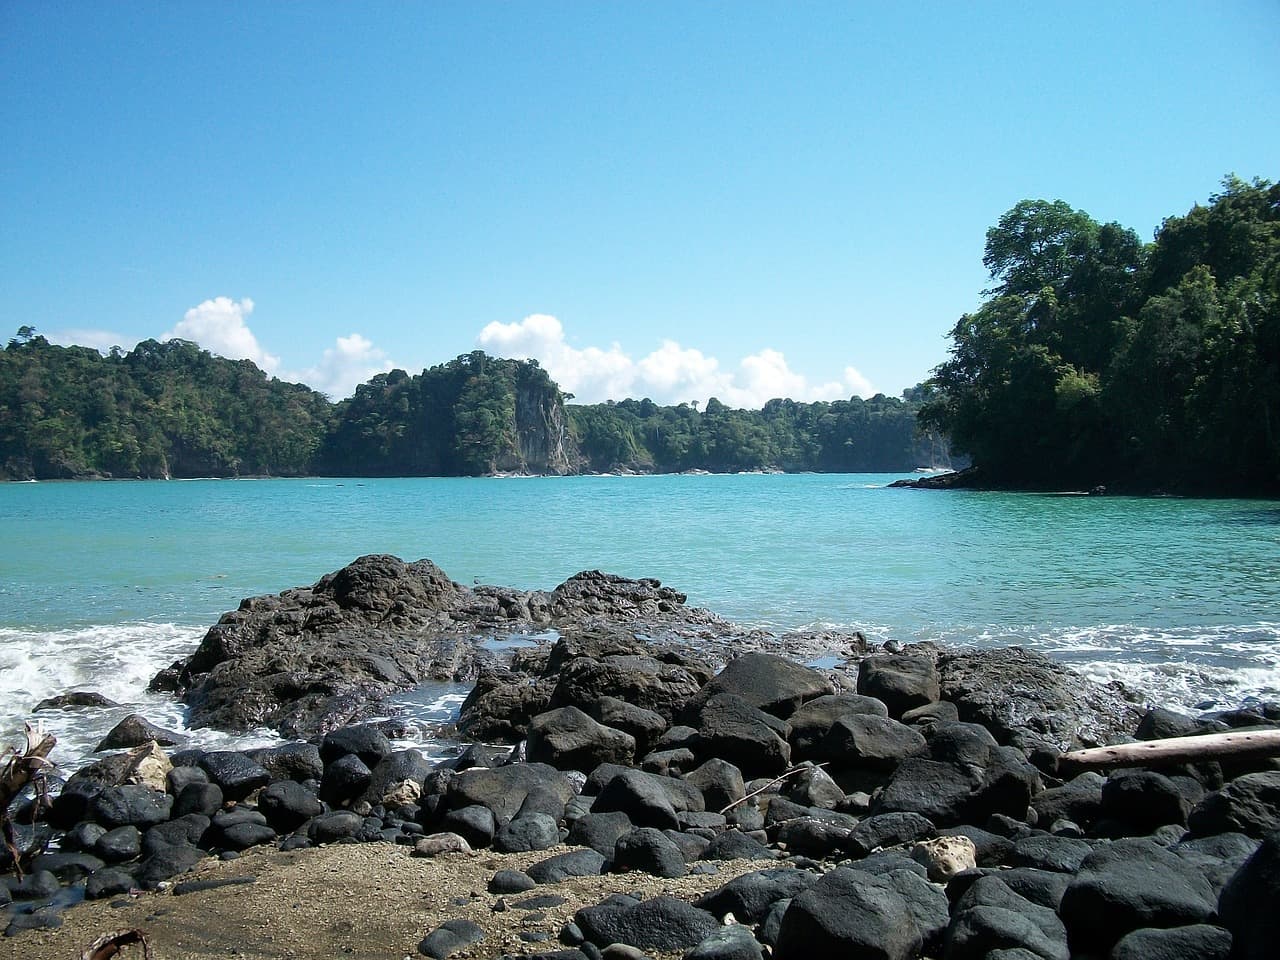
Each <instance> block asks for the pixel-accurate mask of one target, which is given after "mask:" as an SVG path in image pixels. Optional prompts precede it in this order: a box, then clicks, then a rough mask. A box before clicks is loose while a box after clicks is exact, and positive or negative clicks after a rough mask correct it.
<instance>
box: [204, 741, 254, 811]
mask: <svg viewBox="0 0 1280 960" xmlns="http://www.w3.org/2000/svg"><path fill="white" fill-rule="evenodd" d="M200 766H201V767H202V768H204V771H205V773H207V774H208V775H209V779H210V781H212V782H213V783H216V784H217V785H218V786H219V787H221V788H222V793H223V795H224V796H225V797H226V798H227V799H228V800H243V799H244V798H245V797H247V796H249V794H251V793H253V791H255V790H257V789H258V788H259V787H265V786H266V785H267V784H268V783H270V782H271V774H269V773H268V772H267V771H266V770H264V769H263V768H262V767H260V766H259V765H258V764H256V763H254V762H253V760H251V759H249V757H247V756H246V755H245V754H243V753H239V752H237V751H235V750H216V751H214V752H212V753H206V754H205V755H204V756H203V757H201V759H200Z"/></svg>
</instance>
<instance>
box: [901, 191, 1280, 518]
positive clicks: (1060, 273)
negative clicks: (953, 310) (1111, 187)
mask: <svg viewBox="0 0 1280 960" xmlns="http://www.w3.org/2000/svg"><path fill="white" fill-rule="evenodd" d="M983 263H984V264H985V265H986V266H987V268H988V269H989V270H990V272H991V278H992V280H993V281H994V286H993V288H992V289H991V290H990V291H989V297H988V299H987V300H986V302H985V303H983V305H982V306H981V307H980V308H979V309H978V310H977V311H975V312H974V313H972V314H966V315H965V316H963V317H961V318H960V320H959V322H958V323H957V324H956V325H955V328H954V329H953V330H952V331H951V334H950V336H951V341H952V346H951V358H950V359H949V360H948V361H947V362H946V363H944V364H943V365H942V366H940V367H939V368H938V369H937V370H936V371H935V372H934V377H933V379H932V381H931V384H932V387H933V388H934V390H935V391H936V393H935V395H934V397H933V398H932V399H931V400H930V402H929V403H928V404H927V405H926V406H925V408H924V410H923V412H922V422H923V423H925V424H927V425H928V426H931V427H933V428H934V429H937V430H939V431H941V432H943V433H945V434H948V435H949V436H950V437H951V439H952V442H953V445H954V447H955V448H956V449H957V450H958V451H963V452H966V453H968V454H970V455H971V456H972V458H973V462H974V464H975V466H976V467H977V468H978V470H979V471H980V476H981V480H982V482H984V483H990V484H993V485H1009V486H1031V487H1063V486H1075V487H1089V486H1093V485H1096V484H1104V485H1115V486H1118V487H1121V488H1129V489H1136V490H1152V489H1168V490H1178V491H1188V492H1213V493H1227V492H1242V493H1264V494H1269V495H1276V494H1280V436H1277V431H1280V186H1277V185H1275V184H1271V183H1268V182H1266V181H1262V180H1254V181H1252V182H1245V181H1243V180H1240V179H1237V178H1234V177H1232V178H1228V179H1227V180H1226V181H1225V182H1224V184H1223V189H1222V191H1221V192H1220V193H1219V194H1217V195H1215V196H1213V197H1211V198H1210V200H1209V203H1208V204H1207V205H1196V206H1195V207H1193V208H1192V209H1191V210H1190V211H1189V212H1188V213H1187V214H1185V215H1184V216H1175V217H1170V218H1168V219H1167V220H1165V221H1164V223H1163V225H1162V226H1161V227H1160V229H1159V231H1158V232H1157V234H1156V237H1155V242H1154V243H1150V244H1144V243H1142V242H1141V241H1140V240H1139V239H1138V237H1137V236H1136V235H1135V234H1134V232H1133V231H1132V230H1129V229H1127V228H1125V227H1122V226H1120V225H1119V224H1116V223H1107V224H1100V223H1098V222H1097V221H1095V220H1094V219H1093V218H1092V217H1090V216H1089V215H1088V214H1086V213H1084V212H1083V211H1080V210H1074V209H1072V208H1071V207H1070V206H1069V205H1068V204H1066V203H1064V202H1062V201H1056V202H1052V203H1051V202H1048V201H1043V200H1028V201H1023V202H1022V203H1019V204H1018V205H1017V206H1015V207H1014V208H1013V209H1012V210H1010V211H1009V212H1008V213H1006V214H1005V215H1004V216H1003V217H1001V218H1000V221H999V223H998V224H997V225H996V226H994V227H992V228H991V230H989V231H988V233H987V241H986V250H985V255H984V257H983Z"/></svg>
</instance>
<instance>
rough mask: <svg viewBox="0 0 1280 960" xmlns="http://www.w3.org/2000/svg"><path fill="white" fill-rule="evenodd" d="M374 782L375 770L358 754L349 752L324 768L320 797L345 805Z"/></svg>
mask: <svg viewBox="0 0 1280 960" xmlns="http://www.w3.org/2000/svg"><path fill="white" fill-rule="evenodd" d="M372 782H373V771H372V770H370V769H369V767H368V766H367V765H366V764H365V762H364V761H363V760H361V759H360V757H359V755H358V754H355V753H348V754H345V755H343V756H341V757H339V758H338V759H336V760H334V761H332V762H331V763H329V764H328V765H327V766H326V767H325V768H324V777H323V778H322V779H321V781H320V799H321V800H323V801H324V802H325V803H329V804H333V805H334V806H343V805H345V804H348V803H350V802H351V801H353V800H355V799H356V798H357V797H359V796H360V795H361V794H363V793H364V792H365V791H366V790H367V789H369V785H370V784H371V783H372Z"/></svg>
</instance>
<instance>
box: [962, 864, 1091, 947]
mask: <svg viewBox="0 0 1280 960" xmlns="http://www.w3.org/2000/svg"><path fill="white" fill-rule="evenodd" d="M1018 949H1021V950H1025V951H1027V953H1029V954H1030V955H1031V956H1034V957H1039V958H1041V960H1067V958H1068V957H1069V956H1070V953H1071V951H1070V950H1069V949H1068V947H1067V931H1066V928H1065V927H1064V926H1063V925H1062V921H1061V920H1059V919H1058V915H1057V914H1056V913H1055V912H1054V911H1053V910H1052V909H1050V908H1048V907H1045V906H1042V905H1040V904H1036V903H1033V902H1031V901H1030V900H1027V899H1026V898H1025V897H1021V896H1019V895H1018V894H1017V893H1015V892H1014V891H1013V890H1011V889H1010V888H1009V887H1008V886H1007V885H1006V884H1005V883H1004V882H1003V880H1001V879H1000V877H999V876H994V875H993V876H986V877H982V878H980V879H979V880H977V881H976V882H975V883H973V885H972V886H970V887H969V889H968V890H967V891H966V892H965V893H964V895H963V896H961V897H960V899H959V900H958V901H957V902H956V905H955V908H954V909H953V910H952V918H951V923H950V925H949V926H948V928H947V933H946V952H945V954H944V956H945V957H946V960H983V958H986V957H989V956H992V955H993V953H994V952H995V951H998V950H1018Z"/></svg>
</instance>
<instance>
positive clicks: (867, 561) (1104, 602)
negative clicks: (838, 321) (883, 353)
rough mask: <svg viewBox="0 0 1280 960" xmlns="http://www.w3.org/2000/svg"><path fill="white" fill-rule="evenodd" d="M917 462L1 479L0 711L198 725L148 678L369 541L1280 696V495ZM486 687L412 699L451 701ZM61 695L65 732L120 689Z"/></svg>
mask: <svg viewBox="0 0 1280 960" xmlns="http://www.w3.org/2000/svg"><path fill="white" fill-rule="evenodd" d="M895 478H896V477H894V476H887V475H880V474H875V475H829V474H823V475H760V474H752V475H711V476H646V477H559V478H555V477H534V478H466V479H454V478H448V479H444V478H418V479H371V480H353V479H299V480H238V481H227V480H199V481H180V482H179V481H169V482H161V481H152V482H106V483H103V482H99V483H40V484H5V485H0V734H3V735H4V736H5V737H6V738H7V739H12V735H13V734H14V732H15V731H17V730H20V728H21V722H22V720H23V719H24V718H25V717H27V716H28V711H29V710H30V708H31V706H32V705H34V703H35V702H36V701H37V700H39V699H41V698H43V697H45V696H49V695H52V694H55V693H61V692H63V691H65V690H68V689H97V690H100V691H101V692H103V693H104V694H106V695H107V696H109V697H112V698H113V699H116V700H118V701H120V702H121V703H122V704H124V705H125V706H126V707H132V708H137V709H139V710H141V711H142V712H143V713H144V714H145V715H147V716H148V717H149V718H150V719H152V720H154V721H155V722H160V723H162V724H165V723H167V724H169V725H172V726H175V727H179V728H181V727H182V725H183V714H182V710H181V708H180V706H179V705H178V704H175V703H173V702H172V701H171V700H168V699H167V698H164V697H159V696H153V695H148V694H146V693H145V691H144V689H143V688H144V687H145V684H146V680H147V679H148V678H149V677H150V675H151V674H153V673H154V672H155V670H157V669H159V668H160V667H162V666H164V665H166V664H168V663H169V662H171V661H172V660H173V659H175V658H176V657H178V656H181V655H184V654H185V653H187V652H189V651H190V650H191V649H192V648H193V647H194V646H195V644H196V643H197V642H198V641H199V638H200V636H201V635H202V634H203V631H204V630H205V629H207V627H208V626H209V625H210V624H211V623H213V622H214V621H215V620H216V619H217V617H218V616H219V615H220V614H221V613H222V612H224V611H226V610H230V609H234V608H235V606H236V605H237V604H238V603H239V601H240V599H241V598H242V597H245V596H251V595H255V594H260V593H269V592H276V591H279V590H283V589H286V588H288V587H291V586H295V585H298V584H305V583H311V582H314V581H315V580H316V579H318V578H319V577H320V576H321V575H322V574H324V573H327V572H329V571H330V570H334V569H337V568H338V567H340V566H342V565H343V564H345V563H347V562H349V561H350V560H352V559H353V558H355V557H356V556H359V555H361V554H364V553H393V554H396V555H398V556H401V557H403V558H405V559H418V558H420V557H429V558H431V559H432V560H434V561H436V562H437V563H438V564H439V565H440V566H441V567H443V568H444V570H445V571H446V572H447V573H448V574H449V575H450V576H451V577H452V578H453V579H455V580H457V581H459V582H462V583H466V584H470V583H473V582H483V583H499V584H507V585H511V586H516V587H521V588H526V589H528V588H550V587H553V586H555V585H556V584H557V583H559V582H561V581H562V580H564V579H565V578H567V577H569V576H571V575H572V574H574V573H576V572H578V571H580V570H584V569H591V568H598V569H603V570H607V571H609V572H613V573H619V574H624V575H627V576H633V577H640V576H651V577H657V578H659V579H661V580H662V581H663V582H664V583H668V584H669V585H671V586H674V587H676V588H677V589H679V590H681V591H683V592H686V593H687V594H688V595H689V599H690V602H691V603H694V604H697V605H700V606H707V607H709V608H711V609H712V610H714V611H716V612H717V613H720V614H721V615H723V616H726V617H728V618H730V619H733V620H736V621H739V622H742V623H746V624H751V625H756V626H760V627H764V628H767V629H771V630H777V631H781V630H787V629H793V628H799V627H835V628H845V629H861V630H863V631H864V632H865V633H866V634H867V635H868V637H869V638H870V639H871V640H873V641H877V642H879V641H884V640H887V639H890V638H892V639H896V640H900V641H903V642H911V641H917V640H939V641H942V642H944V643H969V644H980V645H995V644H1007V643H1021V644H1024V645H1026V646H1029V647H1033V648H1035V649H1039V650H1042V651H1044V652H1046V653H1049V654H1051V655H1053V656H1055V657H1058V658H1060V659H1063V660H1065V661H1068V662H1070V663H1072V664H1073V665H1075V666H1076V667H1078V668H1079V669H1082V670H1084V671H1085V672H1086V673H1088V674H1090V675H1091V676H1094V677H1096V678H1098V679H1100V680H1113V679H1114V680H1122V681H1124V682H1126V683H1128V684H1129V685H1130V686H1132V687H1133V688H1135V689H1136V690H1138V691H1139V692H1140V693H1141V694H1142V695H1143V696H1145V697H1146V698H1148V699H1149V700H1150V701H1151V702H1160V703H1167V704H1170V705H1175V706H1182V707H1185V708H1192V707H1195V706H1197V705H1201V704H1215V705H1219V706H1234V705H1237V704H1239V703H1241V702H1244V701H1246V700H1247V699H1248V698H1264V699H1265V698H1271V699H1278V698H1280V612H1278V611H1280V505H1278V504H1276V503H1274V502H1270V501H1248V500H1190V499H1173V498H1128V497H1080V496H1052V495H1037V494H1016V493H986V492H968V491H964V492H962V491H951V492H945V493H943V492H932V491H911V490H890V489H886V484H887V483H888V482H890V481H891V480H893V479H895ZM464 692H465V691H463V690H460V689H441V690H433V691H429V692H428V693H427V694H424V695H423V696H420V697H419V698H418V700H417V701H416V702H415V704H414V705H411V709H416V710H418V712H419V716H420V719H421V720H422V721H423V723H424V724H425V723H427V722H428V721H430V720H433V719H443V718H447V716H448V715H449V713H450V711H451V710H453V709H456V704H457V702H458V700H459V699H460V697H461V695H462V693H464ZM41 716H42V717H44V718H46V720H47V722H48V723H49V724H50V726H51V727H53V728H54V730H55V732H57V733H58V734H59V736H60V738H61V739H62V740H63V745H62V747H60V750H61V751H62V752H63V753H64V758H65V757H69V756H71V755H72V754H74V753H75V752H77V751H79V752H81V753H82V752H84V751H86V750H88V749H90V748H91V747H92V745H93V743H94V742H96V738H97V737H99V736H100V735H101V733H102V732H104V731H105V729H106V728H108V727H109V725H110V722H113V718H114V719H118V716H119V711H117V712H116V713H114V714H112V713H110V712H107V713H106V714H102V713H101V712H98V713H93V712H90V713H83V712H80V713H72V712H70V711H65V712H64V711H55V712H52V713H47V714H46V713H42V714H41ZM199 736H200V742H201V743H219V742H236V743H248V742H254V740H255V738H254V737H249V738H234V740H232V739H230V738H220V737H218V736H216V735H211V734H209V733H208V732H201V733H200V735H199ZM257 739H259V740H261V741H263V742H265V741H266V740H268V739H269V737H268V735H266V734H265V733H263V734H260V735H258V737H257Z"/></svg>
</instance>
